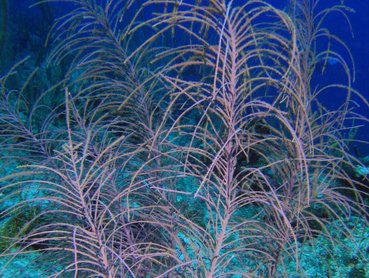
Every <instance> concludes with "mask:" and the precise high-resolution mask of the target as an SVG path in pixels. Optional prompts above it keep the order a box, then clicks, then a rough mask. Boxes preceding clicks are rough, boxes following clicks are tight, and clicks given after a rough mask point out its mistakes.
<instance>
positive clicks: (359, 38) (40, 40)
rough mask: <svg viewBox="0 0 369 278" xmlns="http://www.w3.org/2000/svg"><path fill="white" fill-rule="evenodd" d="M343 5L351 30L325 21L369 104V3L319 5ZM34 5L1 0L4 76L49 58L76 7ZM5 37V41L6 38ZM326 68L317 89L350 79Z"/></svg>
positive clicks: (339, 19)
mask: <svg viewBox="0 0 369 278" xmlns="http://www.w3.org/2000/svg"><path fill="white" fill-rule="evenodd" d="M266 2H267V3H269V4H271V5H273V6H275V7H277V8H279V9H282V10H283V9H285V6H286V5H287V3H288V1H287V0H285V1H281V0H269V1H266ZM341 2H343V3H344V4H345V5H347V6H348V7H349V8H350V9H352V11H350V12H348V19H349V21H350V24H351V27H352V29H351V28H350V25H349V24H348V22H347V20H346V18H345V17H343V16H342V14H340V13H338V12H337V13H332V14H330V15H329V16H328V18H327V20H326V21H325V27H326V28H327V29H329V30H331V32H332V33H333V34H335V35H338V37H339V38H340V39H342V41H344V42H345V43H346V44H347V47H348V48H349V49H350V51H351V54H352V56H353V58H354V62H355V72H356V75H355V81H354V82H353V84H352V87H353V88H354V89H355V90H357V91H358V92H359V93H360V94H362V95H363V96H364V97H365V98H366V99H367V100H369V50H368V45H369V16H368V14H369V1H325V2H324V1H320V3H319V7H320V8H319V9H322V8H324V7H325V6H328V5H330V6H332V4H340V3H341ZM244 3H245V1H242V0H237V1H233V5H242V4H244ZM34 4H35V1H34V0H15V1H9V0H1V8H2V9H5V8H6V10H7V11H6V12H4V11H2V17H3V19H2V20H3V21H2V22H5V21H4V20H6V24H7V26H6V27H4V26H3V28H7V30H8V35H7V36H8V38H7V39H8V40H11V41H12V45H11V48H12V49H11V50H10V51H9V50H6V51H7V53H6V59H3V61H2V63H1V67H0V69H1V72H4V71H5V70H6V69H7V68H9V67H10V66H11V65H13V64H14V63H15V62H16V61H19V59H21V58H23V57H25V56H27V55H34V56H36V58H35V59H36V64H40V63H41V61H42V59H44V58H45V57H46V56H47V53H48V48H49V47H50V44H49V45H45V43H44V42H45V40H46V38H47V36H48V34H49V30H50V28H51V27H52V25H53V22H54V20H55V19H56V18H57V17H59V16H61V15H64V14H65V13H67V12H68V11H70V10H71V8H73V3H70V2H68V1H65V2H58V1H55V2H51V3H43V4H40V5H34ZM32 5H33V6H32ZM139 6H140V5H139V4H138V7H139ZM138 7H137V8H138ZM5 16H6V19H5ZM3 24H4V23H3ZM2 36H3V37H4V34H3V35H2ZM3 40H4V39H3ZM3 44H4V42H3ZM318 47H319V46H318ZM339 50H340V51H341V52H342V53H340V54H342V56H343V58H344V59H347V61H349V62H348V64H349V66H350V67H352V66H353V64H351V62H350V59H349V58H350V57H349V55H348V53H347V51H346V50H345V49H343V48H341V49H339ZM4 51H5V50H4ZM320 66H321V67H323V63H322V65H320ZM318 67H319V65H318ZM325 68H326V74H325V76H324V78H323V79H322V80H320V77H319V76H316V80H315V82H316V84H317V85H319V84H320V85H321V84H324V83H336V82H338V83H339V82H341V81H342V80H346V79H347V78H346V76H345V72H344V70H343V69H342V67H340V66H339V64H338V63H336V62H335V61H331V62H330V63H328V66H325ZM318 70H319V69H318ZM344 98H345V94H344V93H343V92H335V91H334V90H332V91H331V92H329V93H328V94H325V95H324V96H323V97H322V100H323V101H324V102H325V103H326V104H327V105H328V106H330V105H332V107H335V106H337V105H339V103H340V101H341V100H343V99H344ZM358 111H359V112H360V113H362V114H363V115H365V116H366V117H368V116H369V111H368V109H367V108H366V107H365V106H362V107H360V108H359V109H358ZM368 130H369V125H367V126H366V127H365V128H364V129H361V132H360V133H359V134H358V138H359V139H363V140H368V139H369V131H368ZM360 148H361V149H362V151H363V152H365V153H369V147H367V146H366V145H365V144H364V145H360Z"/></svg>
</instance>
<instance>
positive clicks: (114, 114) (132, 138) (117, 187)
mask: <svg viewBox="0 0 369 278" xmlns="http://www.w3.org/2000/svg"><path fill="white" fill-rule="evenodd" d="M47 2H54V1H41V3H39V5H46V4H47ZM60 2H68V3H69V4H70V5H69V6H68V7H69V9H68V11H66V12H65V14H64V15H62V16H61V17H60V18H59V19H58V20H57V21H56V22H55V24H54V26H53V28H52V30H51V36H50V40H51V43H50V45H51V46H50V49H49V52H48V57H47V59H46V60H45V61H44V63H43V65H44V66H45V67H46V66H47V70H46V71H47V73H48V74H45V76H49V79H53V80H55V79H57V77H59V79H58V80H57V81H56V82H54V83H55V84H54V85H50V86H48V88H47V89H45V90H44V91H41V92H39V94H38V96H37V97H35V96H34V95H32V96H31V95H30V94H29V93H28V89H29V88H30V87H31V85H30V84H31V83H32V82H33V81H32V80H33V79H34V78H36V76H37V71H39V70H40V69H35V70H34V71H32V74H31V75H30V76H29V77H28V78H23V80H21V81H20V80H19V79H16V78H15V76H17V74H18V72H19V71H20V70H21V69H22V66H23V65H24V64H25V63H27V61H22V62H21V63H19V64H18V65H16V66H15V67H14V68H12V69H11V70H10V71H9V72H8V73H7V74H6V75H3V77H2V78H1V84H2V87H1V90H2V91H1V101H0V112H1V114H0V125H1V132H0V144H1V145H0V146H1V148H2V150H3V151H2V152H3V153H4V154H5V153H6V154H7V156H8V158H9V157H11V158H12V159H13V161H15V162H16V163H17V165H19V167H18V168H17V169H14V171H13V173H11V174H10V175H8V176H6V177H2V178H0V181H1V183H2V187H1V189H0V192H1V198H2V200H1V201H2V204H3V205H2V211H1V217H2V219H3V223H4V224H3V225H7V226H3V227H9V229H8V231H7V232H4V229H2V231H1V244H0V246H1V252H2V253H1V257H2V258H3V261H4V263H3V264H2V266H3V267H2V269H3V270H2V271H3V273H4V275H5V274H6V273H8V271H9V269H11V268H12V267H13V264H14V261H16V260H17V259H19V258H23V257H24V256H27V255H30V254H34V255H35V254H36V256H34V257H33V258H34V261H33V262H32V263H31V264H33V265H39V266H40V269H39V270H38V271H40V273H41V274H40V275H41V276H42V275H51V276H61V277H64V276H65V277H69V276H71V275H74V277H207V278H210V277H305V276H306V277H311V275H312V274H311V271H312V270H311V266H308V262H307V257H311V256H314V257H316V258H317V260H318V261H319V264H318V263H316V264H315V265H314V267H315V268H316V271H317V272H318V273H321V275H323V276H322V277H327V276H325V275H328V274H327V273H333V274H334V275H338V274H340V273H339V272H340V271H341V270H339V267H338V265H339V264H340V263H341V262H340V260H341V259H342V257H337V250H345V252H346V253H347V254H350V255H349V256H350V257H351V258H353V257H355V262H356V263H357V265H361V266H363V265H364V266H365V264H366V263H367V261H366V256H367V254H366V253H365V252H366V250H365V248H363V247H360V246H363V245H364V243H365V239H364V237H363V235H364V232H365V231H366V230H367V226H368V225H367V217H368V211H367V202H368V196H367V194H368V180H367V177H365V176H363V175H361V176H360V178H357V177H355V174H354V173H355V169H357V168H355V167H356V165H361V166H360V167H365V166H364V165H362V164H361V162H360V161H359V160H358V158H356V157H355V156H353V155H352V154H351V153H350V151H349V150H350V144H352V142H354V141H355V137H354V135H353V134H355V133H356V132H360V126H361V124H362V123H364V122H365V121H366V120H367V119H365V118H364V117H363V116H361V115H360V114H358V113H357V111H356V110H355V108H356V103H357V102H362V105H367V102H366V100H365V98H363V97H362V96H361V95H360V94H359V93H358V92H357V91H355V89H354V88H353V86H352V80H353V78H354V61H353V59H352V55H351V53H350V49H349V48H348V46H347V45H346V44H345V42H344V41H342V40H341V39H340V37H339V36H338V35H337V34H334V33H331V32H330V31H329V30H328V29H327V28H326V26H325V23H326V20H327V18H329V17H330V16H331V14H333V13H335V14H338V15H339V16H340V20H348V17H349V16H348V13H349V12H350V9H349V8H348V7H346V6H344V5H342V4H337V5H333V6H330V7H328V8H326V7H325V8H322V7H321V3H320V1H318V0H301V1H297V0H291V1H289V3H288V5H287V6H286V7H285V8H284V10H281V9H277V8H275V7H273V6H272V5H270V4H268V3H267V1H266V2H264V1H258V0H250V1H240V3H238V2H237V1H222V0H208V1H202V0H196V1H195V0H186V1H168V0H151V1H144V0H142V1H138V0H130V1H114V0H101V1H96V0H69V1H60ZM332 64H334V66H335V67H337V68H340V70H341V71H342V72H343V73H344V74H345V77H346V80H345V81H344V83H329V84H324V85H319V83H317V82H315V80H314V77H315V76H317V75H323V76H324V75H325V74H326V68H328V67H329V66H332ZM56 72H57V73H56ZM60 72H63V74H60ZM50 76H52V77H50ZM60 76H62V77H60ZM15 80H18V81H17V82H16V81H15ZM39 80H43V81H40V82H44V83H43V86H44V85H45V83H47V82H48V83H50V80H47V77H44V79H39ZM332 93H335V94H340V95H344V96H345V97H344V98H341V99H342V102H341V103H339V104H338V105H335V107H336V108H334V109H332V108H331V107H327V105H325V103H324V102H322V101H321V100H322V99H323V98H324V95H325V94H332ZM353 223H355V224H353ZM359 227H361V230H360V229H359ZM365 229H366V230H365ZM9 231H11V232H9ZM360 231H361V233H362V234H361V235H362V237H361V238H360V236H358V232H359V233H360ZM318 239H319V240H318ZM56 258H57V259H56ZM50 260H52V261H53V264H52V265H50V264H47V266H46V262H50ZM357 265H354V266H353V268H355V271H356V272H358V271H359V272H360V273H362V274H363V275H365V268H364V267H362V268H360V269H358V267H357ZM342 271H343V270H342ZM349 271H353V269H349ZM352 273H353V272H352Z"/></svg>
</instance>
